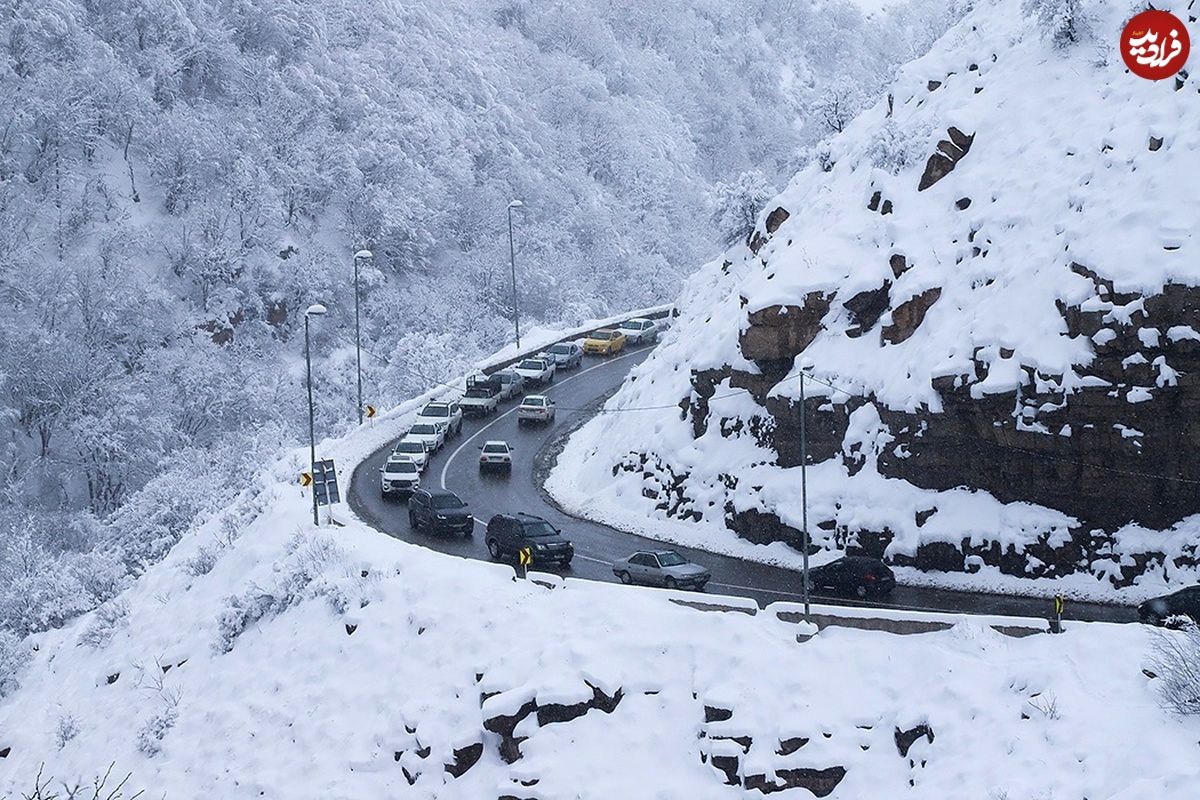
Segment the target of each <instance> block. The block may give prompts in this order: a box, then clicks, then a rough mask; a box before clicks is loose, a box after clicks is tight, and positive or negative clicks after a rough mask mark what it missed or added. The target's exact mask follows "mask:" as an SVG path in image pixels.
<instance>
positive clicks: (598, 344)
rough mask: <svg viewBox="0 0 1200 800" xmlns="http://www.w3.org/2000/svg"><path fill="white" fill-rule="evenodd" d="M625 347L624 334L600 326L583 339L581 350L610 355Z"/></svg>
mask: <svg viewBox="0 0 1200 800" xmlns="http://www.w3.org/2000/svg"><path fill="white" fill-rule="evenodd" d="M623 349H625V334H623V333H621V332H620V331H616V330H613V329H611V328H602V329H601V330H598V331H596V332H595V333H590V334H588V337H587V338H586V339H584V340H583V352H585V353H600V354H602V355H606V356H611V355H614V354H616V353H619V352H621V351H622V350H623Z"/></svg>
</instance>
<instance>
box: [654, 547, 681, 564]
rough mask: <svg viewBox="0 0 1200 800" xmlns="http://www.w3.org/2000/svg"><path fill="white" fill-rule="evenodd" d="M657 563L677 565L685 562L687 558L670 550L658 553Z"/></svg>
mask: <svg viewBox="0 0 1200 800" xmlns="http://www.w3.org/2000/svg"><path fill="white" fill-rule="evenodd" d="M658 563H659V564H661V565H662V566H664V567H678V566H679V565H680V564H686V563H687V559H686V558H684V557H683V556H681V555H679V553H676V552H675V551H674V550H672V551H669V552H666V553H659V554H658Z"/></svg>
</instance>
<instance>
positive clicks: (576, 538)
mask: <svg viewBox="0 0 1200 800" xmlns="http://www.w3.org/2000/svg"><path fill="white" fill-rule="evenodd" d="M648 353H649V348H640V349H637V350H631V351H627V352H626V353H625V354H622V355H620V356H617V357H613V358H603V357H590V356H589V357H585V359H584V362H583V366H582V367H581V368H580V369H577V370H574V371H571V372H563V373H560V374H559V377H558V379H557V381H556V382H555V383H554V384H552V385H551V386H550V387H548V388H547V389H545V390H544V392H543V393H544V394H547V395H549V396H550V397H552V398H554V400H555V402H556V403H557V405H558V410H557V419H556V420H555V422H554V423H553V424H551V425H542V426H535V425H529V426H525V427H519V426H518V425H517V418H516V410H515V409H516V402H517V401H515V400H510V401H508V402H506V403H504V404H503V405H502V406H501V408H500V410H499V412H498V413H497V414H495V415H493V416H490V417H485V418H482V419H467V420H465V421H464V422H463V428H462V435H461V436H459V437H457V438H455V439H452V440H450V441H449V442H447V443H446V446H445V447H444V448H442V450H441V451H439V452H438V453H437V454H435V455H434V457H433V458H432V460H431V461H430V464H429V467H428V468H427V469H426V471H425V474H424V475H423V476H422V484H423V485H425V486H426V487H442V486H444V487H445V488H446V489H449V490H450V491H453V492H455V493H456V494H457V495H458V496H459V497H461V498H462V499H463V500H465V501H466V502H467V503H469V504H470V509H471V511H472V513H473V514H474V516H475V518H476V524H475V533H474V535H472V536H470V537H461V536H447V535H445V534H434V533H425V532H421V533H417V532H414V531H412V530H411V529H410V528H409V525H408V510H407V507H406V504H405V502H404V501H401V500H393V499H384V498H382V497H381V496H380V494H379V468H380V467H381V466H382V465H383V462H384V461H385V460H386V459H387V455H388V453H389V452H390V451H391V445H388V446H387V447H383V448H381V449H379V450H377V451H376V452H374V453H372V454H371V456H370V457H369V458H368V459H366V460H365V461H364V462H363V463H362V464H360V465H359V467H358V469H356V470H355V471H354V475H353V476H352V478H351V485H350V493H349V502H350V506H351V508H352V509H353V510H354V512H355V513H356V514H357V515H358V516H359V517H360V518H362V519H363V520H365V521H367V522H368V523H370V524H371V525H372V526H374V527H375V528H377V529H378V530H380V531H383V532H384V533H387V534H388V535H390V536H394V537H396V538H398V539H403V540H405V541H408V542H413V543H416V544H420V545H423V546H425V547H429V548H431V549H434V550H438V551H441V552H443V553H450V554H453V555H458V556H463V557H465V558H476V559H480V560H487V559H488V553H487V550H486V548H485V547H484V543H483V531H484V525H485V524H486V522H487V520H488V519H489V518H490V517H491V516H492V515H493V514H498V513H505V512H507V513H514V512H526V513H530V514H536V515H538V516H540V517H544V518H545V519H547V520H549V521H550V522H552V523H553V524H554V525H555V526H556V527H558V528H560V529H561V530H562V531H563V532H564V533H565V534H566V535H567V536H568V538H570V539H571V541H572V542H573V543H574V545H575V559H574V561H573V562H572V563H571V566H570V567H569V568H568V569H565V570H558V569H554V570H552V571H556V572H559V573H560V574H563V575H569V576H571V577H576V578H587V579H591V580H602V581H615V580H616V578H615V577H614V576H613V574H612V568H611V566H610V565H611V563H612V562H613V561H614V560H615V559H617V558H623V557H624V556H627V555H629V554H630V553H631V552H633V551H634V550H639V549H645V548H657V547H663V546H664V545H662V544H661V543H658V542H654V541H651V540H648V539H645V538H643V537H640V536H635V535H633V534H630V533H626V532H624V531H620V530H616V529H614V528H610V527H607V526H605V525H600V524H597V523H594V522H589V521H586V520H579V519H576V518H574V517H571V516H569V515H567V514H565V513H563V512H561V511H559V510H558V509H557V508H556V507H554V506H553V504H552V503H550V502H549V501H548V498H546V497H545V496H544V495H543V493H542V491H541V489H540V485H541V480H540V478H541V477H543V475H542V473H544V472H545V469H546V466H547V464H548V462H549V461H551V460H552V458H553V455H554V454H555V453H556V451H557V448H558V447H560V446H561V444H562V440H563V439H564V437H565V435H566V434H567V433H568V432H569V430H571V429H573V428H574V427H576V426H577V425H578V424H580V423H582V422H583V421H584V420H586V418H587V417H588V416H590V415H591V413H592V411H591V409H594V408H596V407H597V405H598V401H599V400H600V399H602V398H604V397H606V396H608V395H609V394H610V393H612V392H613V391H615V390H616V388H617V387H618V386H619V385H620V383H621V381H622V380H623V379H624V377H625V374H626V373H627V372H628V371H629V370H630V369H631V368H632V367H633V366H634V365H636V364H638V363H640V362H641V361H642V360H643V359H645V357H646V355H647V354H648ZM664 413H671V412H669V411H668V412H664ZM489 439H503V440H505V441H507V442H508V443H509V444H510V445H511V446H513V447H514V448H515V449H516V451H515V453H514V455H513V470H512V474H511V475H510V476H502V475H497V474H488V475H481V474H480V473H479V468H478V455H479V450H478V447H479V446H481V445H482V444H483V442H484V441H486V440H489ZM539 453H540V454H541V457H540V458H539V457H538V456H539ZM539 461H540V462H541V465H540V468H539V466H538V463H537V462H539ZM665 546H667V547H670V548H671V549H673V550H676V551H678V552H680V553H681V554H683V555H684V556H685V557H687V558H689V559H692V560H694V561H697V562H699V563H701V564H704V565H705V566H706V567H708V568H709V569H710V570H711V571H712V575H713V577H712V581H711V582H710V583H709V584H708V586H709V589H708V591H709V592H711V593H714V594H729V595H740V596H744V597H750V598H753V599H754V600H756V601H758V603H759V604H760V605H765V604H766V603H770V602H774V601H778V600H789V601H795V602H800V601H801V600H802V597H801V595H800V593H799V591H800V579H799V575H798V573H797V572H795V571H794V570H791V569H785V568H781V567H773V566H768V565H765V564H760V563H757V562H753V561H744V560H741V559H738V558H732V557H730V556H722V555H716V554H713V553H709V552H705V551H700V550H693V549H689V548H686V547H680V546H678V545H673V544H671V545H665ZM813 600H814V602H821V603H837V604H841V605H854V606H880V607H885V608H896V609H906V610H919V611H946V612H958V613H970V614H1001V615H1012V616H1023V617H1042V618H1045V617H1046V616H1047V615H1048V614H1049V613H1050V606H1051V601H1050V600H1048V599H1046V598H1032V597H1018V596H1008V595H995V594H980V593H973V592H961V591H948V590H942V589H929V588H924V587H918V586H897V587H896V589H895V591H893V592H892V594H891V595H890V596H888V597H886V598H880V599H869V600H866V601H859V600H857V599H854V598H845V597H831V596H827V595H819V594H814V595H813ZM1136 616H1137V615H1136V611H1135V609H1133V608H1131V607H1128V606H1109V605H1101V604H1094V603H1082V602H1075V601H1071V602H1068V604H1067V610H1066V613H1065V614H1064V617H1063V618H1064V619H1068V620H1069V619H1076V620H1102V621H1109V622H1132V621H1135V620H1136Z"/></svg>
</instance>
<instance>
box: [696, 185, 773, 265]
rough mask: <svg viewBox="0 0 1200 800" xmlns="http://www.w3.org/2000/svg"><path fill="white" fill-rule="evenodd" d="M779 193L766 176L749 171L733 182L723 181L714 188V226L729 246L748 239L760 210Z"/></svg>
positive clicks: (723, 242) (722, 240)
mask: <svg viewBox="0 0 1200 800" xmlns="http://www.w3.org/2000/svg"><path fill="white" fill-rule="evenodd" d="M774 196H775V190H774V189H773V188H771V186H770V184H769V183H768V182H767V179H766V176H764V175H763V174H762V173H761V172H759V171H757V170H749V171H747V172H743V173H742V174H741V175H739V176H738V178H737V180H735V181H732V182H730V183H720V184H717V186H716V187H715V188H714V191H713V205H714V211H713V216H712V221H713V226H714V227H715V228H716V230H717V233H718V235H719V236H720V237H721V243H722V244H724V245H725V246H727V247H728V246H730V245H733V244H736V243H737V242H745V241H746V240H747V239H748V238H749V237H750V234H751V233H753V232H754V225H755V222H756V221H757V219H758V212H759V211H761V210H762V207H763V205H765V204H766V202H767V201H768V200H770V199H771V198H772V197H774Z"/></svg>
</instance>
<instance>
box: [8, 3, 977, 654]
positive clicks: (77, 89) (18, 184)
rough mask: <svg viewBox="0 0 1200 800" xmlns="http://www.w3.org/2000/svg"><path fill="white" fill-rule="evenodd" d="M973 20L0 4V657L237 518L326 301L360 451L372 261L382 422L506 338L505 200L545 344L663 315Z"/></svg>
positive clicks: (375, 378)
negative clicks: (953, 32) (183, 544)
mask: <svg viewBox="0 0 1200 800" xmlns="http://www.w3.org/2000/svg"><path fill="white" fill-rule="evenodd" d="M968 4H969V3H968V0H963V2H958V3H945V2H939V1H938V0H910V1H909V2H903V3H898V4H896V5H893V6H890V7H888V8H887V9H886V10H884V11H878V12H874V13H873V14H871V15H869V16H866V15H864V14H863V13H862V11H861V10H860V9H859V8H858V7H857V6H855V5H853V4H852V3H850V2H847V1H846V0H822V1H821V2H808V1H802V0H792V1H791V2H768V1H767V0H750V2H739V3H729V2H718V1H717V0H706V1H705V2H698V3H690V4H686V5H678V4H668V3H662V2H645V0H564V1H563V2H558V3H554V4H549V3H537V2H532V0H528V1H526V0H485V1H484V2H474V0H446V1H443V0H410V1H409V2H400V1H399V0H362V1H357V2H350V1H349V0H332V1H331V2H320V1H319V0H0V305H2V307H3V310H4V313H3V314H0V341H3V343H4V345H3V347H0V432H2V433H3V437H2V438H0V465H2V466H3V470H4V481H3V500H2V501H0V638H3V637H7V639H8V640H9V641H10V642H11V641H14V640H15V638H17V637H20V636H24V635H26V634H28V633H30V632H34V631H38V630H44V629H46V628H49V627H53V626H56V625H59V624H61V623H62V622H63V621H64V620H66V619H69V618H70V617H71V616H74V615H75V614H78V613H81V612H82V611H86V610H88V609H90V608H93V607H95V606H96V605H97V604H98V603H100V602H103V601H104V600H105V599H107V598H108V597H111V596H112V595H113V594H115V593H116V592H117V591H118V590H119V589H120V587H121V586H122V585H123V583H124V582H125V581H126V580H127V579H128V576H130V575H135V574H137V573H138V572H140V571H141V570H142V569H144V568H145V566H146V565H147V564H149V563H152V562H153V561H154V560H156V559H157V558H159V557H161V555H162V554H163V553H164V552H166V550H167V549H169V547H170V546H171V545H172V544H173V543H174V542H175V541H177V540H178V539H179V537H181V536H183V535H184V534H185V533H186V532H187V531H188V530H189V529H190V528H191V527H192V526H193V525H194V523H195V520H196V519H197V518H198V517H199V516H203V515H208V514H214V513H226V514H231V513H232V514H235V515H236V514H248V513H251V512H252V508H248V507H246V506H245V504H242V505H241V506H238V505H237V504H235V503H234V502H233V498H234V497H235V496H236V494H237V492H238V490H239V489H240V488H241V487H242V486H243V485H244V483H245V478H246V477H247V476H248V475H250V474H252V473H253V471H254V470H255V469H256V468H257V467H258V466H259V465H261V463H262V460H263V456H264V454H265V453H273V452H276V451H277V448H278V446H279V444H280V443H281V442H282V443H289V442H295V443H297V444H298V443H299V442H300V441H301V439H302V436H303V433H302V432H303V431H304V429H305V424H306V422H307V419H306V406H305V399H304V393H303V371H302V366H303V362H302V344H303V336H302V328H303V314H302V312H303V309H304V308H305V307H306V306H307V305H308V304H310V303H313V302H322V303H324V304H326V305H327V306H328V307H329V309H330V315H329V316H328V317H327V318H326V319H324V320H322V321H321V322H320V323H319V324H318V325H317V327H316V329H315V331H314V333H315V339H314V348H315V357H316V362H315V364H314V372H315V374H316V375H317V391H318V409H319V411H318V421H317V424H318V428H319V429H320V430H321V431H323V432H326V433H329V434H332V433H336V432H339V431H341V430H344V429H345V428H346V427H347V426H349V425H351V424H352V423H353V420H354V417H355V408H354V406H355V397H354V392H353V390H352V387H353V379H354V372H353V370H354V361H353V348H352V347H348V345H347V343H348V342H350V341H351V338H352V336H353V307H354V295H353V283H352V274H353V263H352V254H353V253H354V252H355V251H357V250H358V249H360V248H369V249H370V250H371V251H372V252H373V253H374V259H373V261H372V262H371V263H369V264H367V265H365V269H364V272H363V276H362V278H363V294H362V299H363V303H364V306H363V313H364V318H363V331H364V338H365V342H366V348H367V351H368V353H367V356H366V360H365V363H364V367H365V369H366V379H365V380H366V385H367V394H368V397H369V400H370V402H373V403H375V404H376V405H379V406H386V405H388V404H389V403H394V402H396V401H398V400H399V399H402V398H404V397H406V396H409V395H411V394H412V393H414V392H416V391H419V390H421V389H423V388H426V387H428V386H429V385H430V384H431V382H432V381H433V380H436V379H438V378H441V377H445V376H449V375H453V374H456V373H458V372H461V371H462V369H463V368H464V367H465V366H466V365H467V364H469V363H470V362H472V361H474V360H476V359H477V358H478V357H480V356H481V355H483V354H486V353H488V352H491V351H493V350H495V349H496V348H497V347H499V346H501V345H502V344H503V343H505V341H506V340H507V336H508V333H509V330H510V329H511V317H512V313H513V309H512V307H511V296H510V286H509V284H508V282H507V279H508V255H509V254H508V236H507V234H508V231H507V218H506V214H505V209H506V207H507V205H508V204H509V202H510V201H511V200H513V199H518V198H519V199H521V200H522V201H523V202H524V204H525V205H524V207H523V208H522V209H521V210H520V212H519V213H518V214H517V215H516V217H515V219H514V222H515V228H516V231H515V233H516V235H515V239H516V243H517V262H518V271H519V274H520V293H519V304H520V309H521V314H522V319H523V320H524V321H525V322H526V323H527V324H530V323H544V324H554V323H558V322H562V323H568V324H569V323H572V322H575V321H578V320H580V319H583V318H587V317H592V316H598V315H603V314H606V313H612V312H615V311H620V310H623V309H626V308H630V307H636V306H643V305H648V304H650V303H653V302H661V301H665V300H669V299H670V298H671V297H672V296H673V294H674V292H675V289H676V286H677V284H678V281H679V279H680V278H681V277H682V276H685V275H686V274H688V273H689V272H690V271H691V270H692V269H693V268H694V267H696V266H697V265H699V264H700V263H702V262H703V261H704V260H705V259H707V258H708V257H711V255H712V253H714V252H717V251H718V250H719V249H720V248H721V246H722V245H723V243H724V242H727V241H731V240H734V239H736V238H737V237H738V236H742V235H744V234H745V232H746V231H747V230H748V229H749V227H751V226H752V225H753V215H754V213H755V212H757V210H758V208H759V205H760V204H761V203H762V202H763V201H764V200H765V198H767V197H769V196H770V195H771V194H772V193H773V191H774V190H775V189H777V188H778V187H779V186H781V185H782V184H783V183H784V181H785V180H786V178H787V177H789V176H791V175H792V174H793V173H794V172H795V171H796V170H797V169H798V168H799V167H800V166H802V165H803V164H804V163H806V161H807V160H808V159H809V158H810V157H811V156H810V154H811V153H812V152H813V149H814V147H815V146H816V145H817V144H818V143H819V142H820V141H821V140H822V139H823V138H824V137H826V136H828V135H830V134H831V133H835V132H837V131H840V130H841V128H842V127H843V126H844V125H845V124H846V123H847V122H848V121H849V120H850V118H851V117H852V116H853V115H854V113H855V112H856V111H857V110H859V109H860V108H862V107H863V106H864V105H866V104H869V103H873V102H875V101H876V100H877V99H878V92H879V87H880V86H882V85H883V83H884V82H885V81H886V80H887V79H888V77H889V76H890V75H891V74H892V71H893V70H894V69H895V67H896V66H897V65H899V64H901V63H903V62H904V61H906V60H909V59H911V58H913V57H915V56H917V55H919V54H921V53H923V52H924V51H925V49H927V47H928V46H929V44H930V43H931V42H932V41H933V40H934V39H935V38H937V37H938V36H939V35H940V34H941V33H942V32H943V31H944V30H945V29H946V28H947V27H948V26H949V25H950V24H951V23H952V22H953V21H954V20H955V19H957V18H958V17H959V16H960V15H961V14H962V13H963V12H964V11H965V7H966V6H967V5H968ZM231 520H232V521H231V522H230V524H237V523H236V516H235V517H231ZM0 644H3V642H0ZM0 650H3V648H2V647H0ZM2 658H3V654H2V653H0V660H2Z"/></svg>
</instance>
